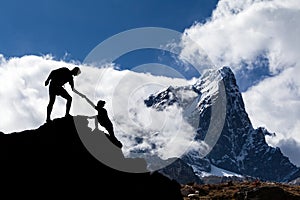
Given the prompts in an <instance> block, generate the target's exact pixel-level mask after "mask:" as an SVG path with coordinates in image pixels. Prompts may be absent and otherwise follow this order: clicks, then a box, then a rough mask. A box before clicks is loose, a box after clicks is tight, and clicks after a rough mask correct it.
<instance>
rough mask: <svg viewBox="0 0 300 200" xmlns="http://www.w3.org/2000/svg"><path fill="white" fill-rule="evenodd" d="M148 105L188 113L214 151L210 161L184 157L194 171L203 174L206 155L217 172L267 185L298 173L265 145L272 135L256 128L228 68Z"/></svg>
mask: <svg viewBox="0 0 300 200" xmlns="http://www.w3.org/2000/svg"><path fill="white" fill-rule="evenodd" d="M170 88H171V89H170ZM186 92H189V93H191V92H193V93H194V96H193V95H187V96H188V97H189V99H187V98H178V97H179V96H181V97H182V96H183V95H182V93H186ZM162 97H163V98H162ZM191 97H192V98H191ZM169 98H172V99H169ZM162 102H168V103H162ZM195 102H196V104H195ZM145 104H146V105H147V106H149V107H153V108H155V109H157V110H162V109H164V108H165V107H166V106H168V105H170V104H178V105H179V106H181V107H183V109H184V110H189V111H188V112H187V113H188V114H187V115H186V119H187V121H188V122H190V124H191V125H192V126H193V127H194V128H195V129H196V130H197V134H196V137H195V140H198V141H202V140H203V141H205V142H206V143H207V144H208V145H209V146H210V147H211V149H209V150H211V151H209V153H208V154H207V155H206V153H207V152H204V153H203V152H189V153H188V154H186V155H184V156H183V159H184V160H185V161H186V162H187V164H189V165H190V166H192V167H193V168H194V169H195V170H196V171H197V169H199V171H201V170H203V166H202V164H199V163H202V161H203V159H202V155H206V158H207V159H209V161H210V163H211V164H213V165H215V166H217V167H220V168H222V169H225V170H229V171H232V172H235V173H238V174H243V175H247V176H253V177H257V178H260V179H263V180H270V181H279V182H285V181H288V180H291V179H293V178H295V176H296V174H298V173H299V171H300V170H299V168H297V167H296V166H295V165H294V164H292V163H291V162H290V161H289V159H288V157H286V156H284V155H283V154H282V152H281V151H280V149H279V148H273V147H271V146H269V145H268V144H267V142H266V140H265V136H266V135H272V133H269V132H268V131H267V130H266V129H264V128H261V127H260V128H258V129H254V128H253V126H252V124H251V121H250V119H249V117H248V114H247V112H246V110H245V106H244V102H243V98H242V95H241V93H240V91H239V87H238V85H237V83H236V79H235V76H234V74H233V72H232V71H231V69H230V68H229V67H223V68H221V69H219V70H209V71H207V72H206V73H204V74H203V75H202V76H201V77H200V78H199V80H198V81H197V82H196V83H195V84H194V85H191V86H186V87H169V88H167V89H166V90H164V91H160V92H158V93H157V94H154V95H151V96H150V97H149V98H147V99H146V100H145ZM189 105H190V106H189ZM191 105H193V106H191ZM195 105H196V106H195ZM200 161H201V162H200Z"/></svg>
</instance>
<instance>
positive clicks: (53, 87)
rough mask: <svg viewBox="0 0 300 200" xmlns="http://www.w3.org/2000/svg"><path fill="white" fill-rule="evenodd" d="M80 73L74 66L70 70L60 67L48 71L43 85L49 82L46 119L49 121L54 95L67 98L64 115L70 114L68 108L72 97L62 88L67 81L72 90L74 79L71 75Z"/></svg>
mask: <svg viewBox="0 0 300 200" xmlns="http://www.w3.org/2000/svg"><path fill="white" fill-rule="evenodd" d="M80 73H81V71H80V69H79V67H74V68H73V69H72V70H70V69H68V68H66V67H61V68H58V69H55V70H53V71H51V72H50V74H49V76H48V78H47V80H46V81H45V86H47V85H48V84H49V82H50V86H49V104H48V106H47V119H46V121H47V122H49V121H51V118H50V115H51V112H52V108H53V105H54V102H55V98H56V96H61V97H62V98H64V99H66V100H67V104H66V115H65V116H66V117H68V116H70V113H69V112H70V108H71V103H72V97H71V96H70V95H69V94H68V92H67V91H66V90H65V89H64V88H63V86H64V84H66V83H67V82H68V83H69V84H70V86H71V88H72V90H73V91H74V80H73V76H77V75H79V74H80Z"/></svg>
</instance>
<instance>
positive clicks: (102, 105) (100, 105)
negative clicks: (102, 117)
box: [96, 100, 105, 108]
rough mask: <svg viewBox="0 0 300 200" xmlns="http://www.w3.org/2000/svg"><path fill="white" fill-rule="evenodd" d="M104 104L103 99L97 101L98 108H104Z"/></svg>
mask: <svg viewBox="0 0 300 200" xmlns="http://www.w3.org/2000/svg"><path fill="white" fill-rule="evenodd" d="M104 105H105V101H103V100H99V101H98V103H97V106H96V108H103V107H104Z"/></svg>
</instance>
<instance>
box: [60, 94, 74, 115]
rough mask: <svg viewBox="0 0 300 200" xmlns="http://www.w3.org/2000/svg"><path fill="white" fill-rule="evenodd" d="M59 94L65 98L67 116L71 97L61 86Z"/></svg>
mask: <svg viewBox="0 0 300 200" xmlns="http://www.w3.org/2000/svg"><path fill="white" fill-rule="evenodd" d="M60 96H61V97H63V98H65V99H66V100H67V105H66V116H68V115H70V108H71V104H72V97H71V96H70V95H69V94H68V92H67V91H66V90H65V89H64V88H61V91H60Z"/></svg>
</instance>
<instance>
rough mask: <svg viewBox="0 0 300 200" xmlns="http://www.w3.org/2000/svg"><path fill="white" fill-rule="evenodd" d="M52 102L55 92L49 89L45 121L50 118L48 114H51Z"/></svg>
mask: <svg viewBox="0 0 300 200" xmlns="http://www.w3.org/2000/svg"><path fill="white" fill-rule="evenodd" d="M54 102H55V93H54V92H53V91H51V90H49V103H48V106H47V121H50V120H51V119H50V115H51V112H52V108H53V105H54Z"/></svg>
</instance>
